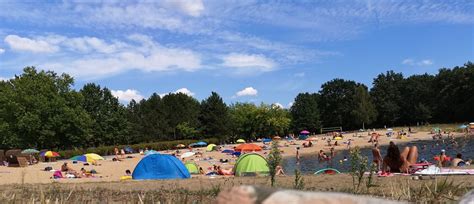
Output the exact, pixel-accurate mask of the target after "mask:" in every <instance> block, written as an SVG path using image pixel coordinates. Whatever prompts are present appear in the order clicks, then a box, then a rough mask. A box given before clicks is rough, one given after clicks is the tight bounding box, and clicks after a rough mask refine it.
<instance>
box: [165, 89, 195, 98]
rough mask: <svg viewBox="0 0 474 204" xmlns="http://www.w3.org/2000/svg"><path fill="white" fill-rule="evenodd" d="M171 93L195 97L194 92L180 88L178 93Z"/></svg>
mask: <svg viewBox="0 0 474 204" xmlns="http://www.w3.org/2000/svg"><path fill="white" fill-rule="evenodd" d="M171 93H174V94H176V93H182V94H186V95H188V96H191V97H192V96H194V93H193V92H192V91H190V90H189V89H187V88H180V89H178V90H176V91H173V92H171ZM168 94H169V93H162V94H159V95H160V97H163V96H166V95H168Z"/></svg>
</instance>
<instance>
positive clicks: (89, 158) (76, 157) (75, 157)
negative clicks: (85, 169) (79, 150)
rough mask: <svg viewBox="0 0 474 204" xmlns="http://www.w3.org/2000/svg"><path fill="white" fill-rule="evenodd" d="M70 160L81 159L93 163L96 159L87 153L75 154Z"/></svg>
mask: <svg viewBox="0 0 474 204" xmlns="http://www.w3.org/2000/svg"><path fill="white" fill-rule="evenodd" d="M70 160H72V161H81V162H88V163H93V162H95V160H94V159H92V158H91V157H88V156H86V155H77V156H73V157H71V158H70Z"/></svg>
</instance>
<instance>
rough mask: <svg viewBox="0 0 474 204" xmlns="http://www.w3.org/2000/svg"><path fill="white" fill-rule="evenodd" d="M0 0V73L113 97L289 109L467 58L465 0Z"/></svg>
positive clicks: (470, 38) (470, 29)
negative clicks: (179, 97) (332, 88)
mask: <svg viewBox="0 0 474 204" xmlns="http://www.w3.org/2000/svg"><path fill="white" fill-rule="evenodd" d="M42 2H43V3H31V1H25V2H22V1H6V0H0V79H8V78H11V77H13V76H14V75H15V74H20V73H21V70H22V68H23V67H25V66H36V67H37V68H39V69H45V70H54V71H56V72H60V73H61V72H67V73H69V74H71V75H72V76H74V78H75V79H76V84H75V88H77V89H80V88H81V87H82V85H83V84H85V83H88V82H95V83H98V84H100V85H102V86H107V87H108V88H109V89H111V90H113V93H114V95H116V96H117V97H119V99H121V101H122V102H124V103H127V102H128V101H129V100H130V99H132V98H133V99H141V98H146V97H148V96H149V95H151V94H152V93H154V92H156V93H159V94H166V93H170V92H183V93H187V94H189V95H192V96H193V97H195V98H197V99H198V100H202V99H204V98H206V97H207V96H209V95H210V92H211V91H216V92H218V93H219V94H220V95H221V96H222V97H223V98H224V100H225V101H226V102H227V103H232V102H237V101H242V102H255V103H260V102H262V101H263V102H265V103H278V104H281V105H282V106H284V107H289V105H290V104H291V102H292V101H293V99H294V97H295V96H296V95H297V94H298V93H300V92H316V91H318V90H319V89H320V86H321V84H323V83H324V82H326V81H328V80H331V79H333V78H344V79H350V80H355V81H358V82H362V83H365V84H366V85H368V86H369V87H370V86H371V83H372V79H373V78H374V77H375V76H376V75H377V74H379V73H381V72H385V71H387V70H390V69H393V70H395V71H397V72H403V73H404V74H405V75H412V74H421V73H425V72H427V73H436V72H437V70H438V69H439V68H441V67H453V66H456V65H462V64H463V63H465V62H467V61H473V57H474V1H470V0H466V1H430V0H425V1H415V0H409V1H401V0H399V1H398V0H397V1H389V0H379V1H371V0H364V1H362V0H361V1H348V0H344V1H337V0H325V1H252V0H246V1H233V0H210V1H207V0H162V1H132V0H130V1H112V0H111V1H90V0H86V1H42Z"/></svg>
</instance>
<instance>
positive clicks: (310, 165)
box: [283, 138, 474, 175]
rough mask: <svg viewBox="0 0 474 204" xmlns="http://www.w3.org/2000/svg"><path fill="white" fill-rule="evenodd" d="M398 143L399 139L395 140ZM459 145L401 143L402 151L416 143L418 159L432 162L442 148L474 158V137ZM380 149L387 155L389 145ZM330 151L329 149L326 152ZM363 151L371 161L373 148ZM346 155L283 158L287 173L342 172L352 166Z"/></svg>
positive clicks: (343, 153) (439, 141)
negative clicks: (328, 158) (320, 160)
mask: <svg viewBox="0 0 474 204" xmlns="http://www.w3.org/2000/svg"><path fill="white" fill-rule="evenodd" d="M393 141H394V142H395V144H397V140H393ZM456 141H457V143H458V145H457V146H456V145H452V144H449V142H448V140H445V142H443V141H441V140H431V141H413V142H410V143H406V144H402V145H399V146H398V147H399V149H400V151H402V150H403V148H405V147H406V146H413V145H416V146H417V147H418V154H419V156H418V159H419V160H422V159H426V160H428V161H430V162H433V157H434V156H436V155H438V154H439V152H440V151H441V150H442V149H445V150H446V154H447V155H448V156H450V157H455V156H456V154H457V153H458V152H460V153H462V154H463V158H464V159H474V138H467V139H465V138H458V139H456ZM380 150H381V152H382V156H385V154H386V150H387V147H386V146H381V147H380ZM328 153H329V152H328V151H327V152H326V154H328ZM361 153H362V155H364V156H368V157H369V161H372V151H371V148H364V149H361ZM344 156H346V157H347V158H349V152H348V151H347V150H344V151H339V152H337V154H336V156H335V157H334V158H333V159H332V160H331V161H329V162H326V161H323V162H319V161H318V156H317V154H314V155H302V156H301V158H300V163H299V164H296V158H294V157H290V158H285V159H284V160H283V168H284V169H285V173H287V174H290V175H292V174H294V170H295V168H297V169H299V170H300V171H301V172H302V173H303V174H313V173H314V172H316V171H317V170H319V169H322V168H327V167H332V168H336V169H338V170H339V171H341V172H346V171H347V170H348V169H349V168H350V161H349V160H347V161H345V162H344V161H342V160H343V158H344Z"/></svg>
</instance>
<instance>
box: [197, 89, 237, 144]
mask: <svg viewBox="0 0 474 204" xmlns="http://www.w3.org/2000/svg"><path fill="white" fill-rule="evenodd" d="M199 121H200V124H201V131H202V133H203V134H204V135H206V136H209V137H214V138H220V140H222V141H224V140H226V139H227V138H226V136H228V134H229V128H230V115H229V108H228V107H227V105H226V104H225V103H224V101H223V100H222V98H221V97H220V96H219V94H217V93H216V92H212V93H211V96H209V97H208V98H207V99H205V100H203V101H202V102H201V110H200V114H199Z"/></svg>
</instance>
